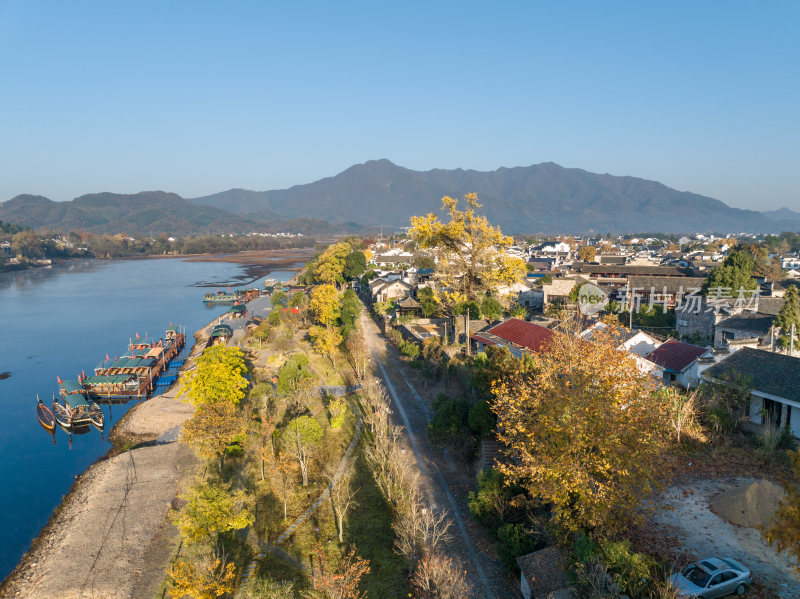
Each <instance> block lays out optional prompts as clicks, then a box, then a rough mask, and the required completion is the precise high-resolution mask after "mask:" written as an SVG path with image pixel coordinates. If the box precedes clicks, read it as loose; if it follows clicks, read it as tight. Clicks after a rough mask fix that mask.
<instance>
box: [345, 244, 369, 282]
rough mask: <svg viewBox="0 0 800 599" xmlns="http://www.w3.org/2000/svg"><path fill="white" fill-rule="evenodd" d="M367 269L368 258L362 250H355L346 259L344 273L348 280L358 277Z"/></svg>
mask: <svg viewBox="0 0 800 599" xmlns="http://www.w3.org/2000/svg"><path fill="white" fill-rule="evenodd" d="M365 270H367V258H366V256H364V252H362V251H361V250H354V251H352V252H350V253H349V254H348V255H347V258H345V260H344V270H343V271H342V275H343V276H344V278H345V279H347V280H348V281H351V280H353V279H357V278H358V277H360V276H361V275H362V274H364V271H365Z"/></svg>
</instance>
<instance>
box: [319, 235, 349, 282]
mask: <svg viewBox="0 0 800 599" xmlns="http://www.w3.org/2000/svg"><path fill="white" fill-rule="evenodd" d="M352 251H353V247H352V246H351V245H350V244H349V243H347V242H343V243H334V244H332V245H329V246H328V247H327V248H326V249H325V251H324V252H322V254H321V255H320V257H319V258H317V264H316V266H315V267H314V278H315V279H316V280H317V281H320V282H321V283H327V284H329V285H335V284H336V283H341V282H342V281H343V280H344V278H343V273H344V267H345V261H346V260H347V256H349V255H350V253H351V252H352Z"/></svg>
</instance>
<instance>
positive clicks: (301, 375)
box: [278, 353, 314, 395]
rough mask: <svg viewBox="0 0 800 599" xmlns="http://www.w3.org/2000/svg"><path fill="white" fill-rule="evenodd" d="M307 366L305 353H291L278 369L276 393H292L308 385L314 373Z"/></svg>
mask: <svg viewBox="0 0 800 599" xmlns="http://www.w3.org/2000/svg"><path fill="white" fill-rule="evenodd" d="M307 366H308V356H307V355H305V354H304V353H296V354H292V355H291V356H290V357H289V359H288V360H286V363H285V364H284V365H283V366H281V367H280V368H279V369H278V393H280V394H281V395H294V394H295V393H297V391H298V390H301V389H303V388H305V387H307V386H310V385H311V381H312V379H313V378H314V375H313V374H312V372H311V371H310V370H309V369H308V368H307Z"/></svg>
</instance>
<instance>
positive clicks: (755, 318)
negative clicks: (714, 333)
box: [717, 312, 775, 335]
mask: <svg viewBox="0 0 800 599" xmlns="http://www.w3.org/2000/svg"><path fill="white" fill-rule="evenodd" d="M774 320H775V317H774V316H771V315H769V314H761V313H759V312H741V313H739V314H737V315H736V316H731V317H730V318H726V319H724V320H721V321H719V322H718V323H717V328H724V329H732V330H737V331H747V332H750V333H758V334H759V335H766V334H767V333H769V329H770V327H771V326H772V322H773V321H774Z"/></svg>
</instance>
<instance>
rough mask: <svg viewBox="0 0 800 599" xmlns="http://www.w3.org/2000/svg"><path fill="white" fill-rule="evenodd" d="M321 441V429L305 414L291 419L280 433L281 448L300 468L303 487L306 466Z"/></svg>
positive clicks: (305, 479) (306, 477) (305, 478)
mask: <svg viewBox="0 0 800 599" xmlns="http://www.w3.org/2000/svg"><path fill="white" fill-rule="evenodd" d="M321 440H322V427H321V426H320V425H319V422H317V421H316V420H314V418H312V417H311V416H308V415H307V414H304V415H303V416H298V417H297V418H293V419H292V420H291V421H289V423H288V424H287V425H286V427H285V428H284V429H283V430H282V431H281V433H280V443H281V447H283V449H284V450H285V451H286V452H287V453H288V454H290V455H291V456H293V457H294V458H295V459H296V460H297V463H298V465H299V466H300V472H301V474H302V475H303V486H304V487H305V486H306V485H308V464H309V461H310V459H311V454H312V453H313V450H314V447H315V446H316V445H318V444H319V442H320V441H321Z"/></svg>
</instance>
